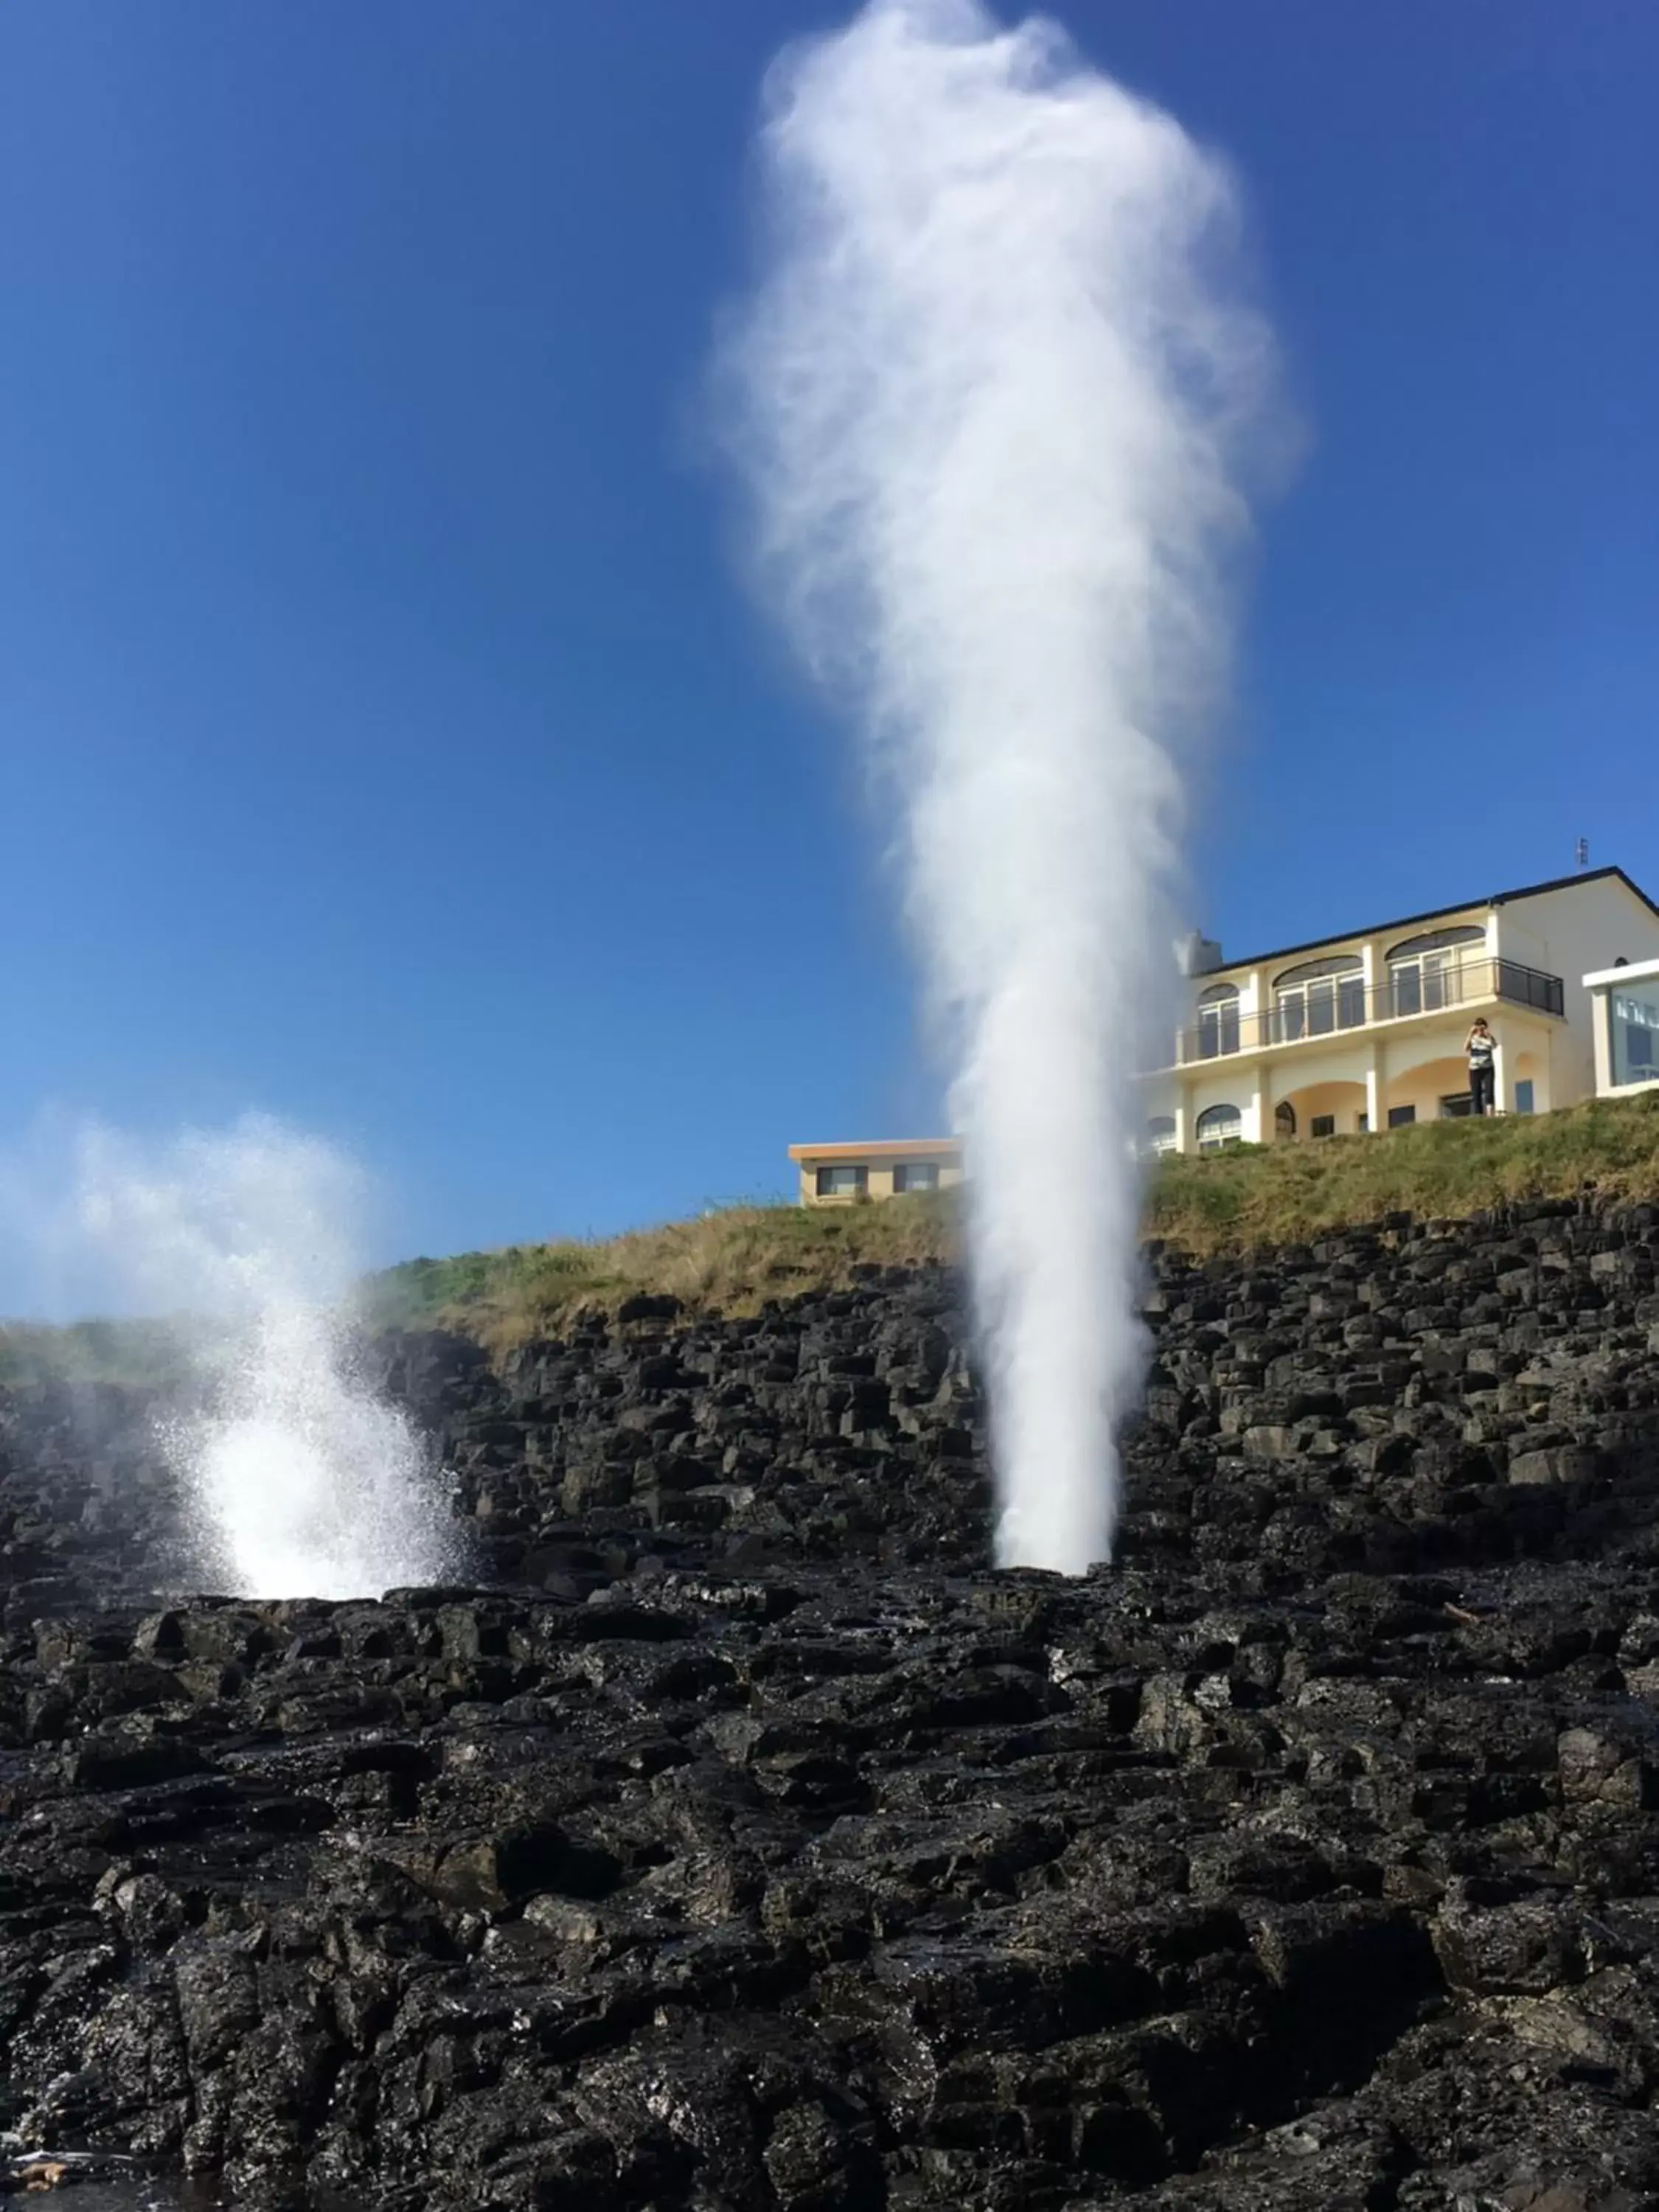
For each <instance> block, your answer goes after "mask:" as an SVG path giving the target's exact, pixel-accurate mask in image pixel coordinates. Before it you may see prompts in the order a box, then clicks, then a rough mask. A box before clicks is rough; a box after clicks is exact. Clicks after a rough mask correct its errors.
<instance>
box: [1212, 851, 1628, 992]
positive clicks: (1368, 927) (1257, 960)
mask: <svg viewBox="0 0 1659 2212" xmlns="http://www.w3.org/2000/svg"><path fill="white" fill-rule="evenodd" d="M1610 877H1616V878H1618V880H1619V881H1620V883H1621V884H1623V885H1624V886H1625V889H1626V890H1627V891H1629V892H1631V893H1632V895H1633V896H1635V897H1637V898H1638V899H1640V900H1641V902H1642V903H1643V905H1644V907H1646V908H1647V909H1648V912H1649V913H1650V915H1653V917H1654V919H1655V920H1656V921H1659V906H1656V905H1655V904H1654V902H1653V901H1652V900H1651V899H1650V897H1649V896H1648V895H1647V893H1646V892H1645V891H1644V890H1643V889H1642V887H1641V885H1640V884H1633V883H1632V881H1631V879H1630V878H1629V877H1628V876H1627V875H1626V873H1625V872H1624V870H1623V869H1622V868H1583V869H1581V870H1579V872H1577V874H1576V875H1571V876H1552V877H1551V878H1550V879H1549V881H1548V882H1547V883H1543V884H1522V885H1521V887H1520V889H1519V890H1512V891H1494V892H1492V894H1491V896H1489V897H1486V898H1472V899H1460V900H1459V901H1458V902H1457V904H1456V905H1455V906H1437V907H1431V908H1430V909H1429V911H1428V912H1427V913H1426V914H1405V915H1401V916H1400V917H1399V919H1398V920H1397V921H1373V922H1367V923H1365V924H1364V925H1362V927H1359V928H1358V929H1328V930H1327V931H1326V932H1325V933H1324V935H1323V936H1322V937H1310V938H1309V939H1306V940H1305V942H1304V943H1303V944H1301V945H1278V946H1276V947H1275V948H1274V950H1273V951H1271V952H1250V953H1247V954H1246V955H1245V956H1244V957H1243V959H1240V960H1223V961H1221V962H1220V963H1218V965H1217V966H1216V967H1214V968H1212V969H1209V970H1208V971H1207V972H1208V973H1209V974H1210V975H1220V974H1221V973H1222V972H1223V970H1224V969H1228V968H1259V967H1261V966H1263V965H1265V963H1267V962H1268V961H1269V960H1289V959H1290V958H1291V957H1293V956H1294V955H1295V954H1296V953H1298V952H1316V951H1318V949H1319V947H1320V946H1321V945H1340V944H1343V943H1345V942H1346V940H1347V939H1349V938H1351V937H1381V936H1383V935H1384V934H1385V933H1387V932H1388V931H1389V930H1392V929H1413V928H1415V927H1417V925H1418V924H1419V922H1426V921H1444V920H1445V919H1446V917H1447V916H1448V915H1454V914H1468V912H1469V910H1470V909H1471V908H1474V907H1492V906H1509V905H1510V904H1512V903H1513V902H1514V901H1515V900H1516V899H1524V898H1537V897H1539V896H1541V894H1542V893H1543V892H1545V891H1564V890H1571V888H1572V886H1573V885H1574V884H1597V883H1604V882H1606V881H1607V879H1608V878H1610Z"/></svg>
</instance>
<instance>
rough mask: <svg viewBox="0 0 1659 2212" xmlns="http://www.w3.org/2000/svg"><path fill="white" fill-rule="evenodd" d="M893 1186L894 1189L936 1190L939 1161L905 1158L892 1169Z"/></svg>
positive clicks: (937, 1186)
mask: <svg viewBox="0 0 1659 2212" xmlns="http://www.w3.org/2000/svg"><path fill="white" fill-rule="evenodd" d="M893 1188H894V1189H895V1190H896V1191H909V1190H937V1189H938V1188H939V1162H938V1161H937V1160H905V1161H903V1162H902V1163H901V1164H900V1165H899V1166H897V1167H896V1168H895V1169H894V1170H893Z"/></svg>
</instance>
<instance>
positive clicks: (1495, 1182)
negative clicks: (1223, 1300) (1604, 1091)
mask: <svg viewBox="0 0 1659 2212" xmlns="http://www.w3.org/2000/svg"><path fill="white" fill-rule="evenodd" d="M1591 1188H1593V1189H1595V1190H1596V1191H1598V1192H1600V1193H1601V1194H1603V1195H1604V1196H1607V1197H1626V1198H1647V1199H1650V1198H1659V1092H1646V1093H1644V1094H1642V1095H1640V1096H1638V1097H1635V1098H1632V1099H1622V1100H1617V1101H1615V1100H1611V1099H1595V1100H1592V1101H1590V1102H1589V1103H1587V1104H1585V1105H1583V1106H1574V1107H1570V1108H1568V1109H1565V1111H1563V1112H1561V1113H1559V1114H1537V1115H1503V1116H1502V1117H1500V1118H1498V1119H1494V1120H1492V1121H1425V1122H1422V1123H1419V1124H1418V1125H1416V1126H1414V1127H1411V1128H1406V1129H1394V1130H1390V1131H1389V1133H1387V1134H1386V1135H1383V1136H1377V1137H1327V1138H1324V1139H1321V1140H1320V1141H1319V1142H1318V1143H1307V1144H1297V1145H1275V1146H1243V1147H1241V1148H1240V1149H1239V1150H1237V1151H1236V1152H1220V1153H1215V1154H1212V1155H1211V1156H1209V1157H1207V1158H1201V1159H1172V1160H1166V1161H1164V1163H1163V1164H1162V1166H1161V1168H1160V1170H1159V1173H1158V1176H1157V1178H1156V1180H1155V1181H1154V1182H1153V1185H1152V1190H1151V1192H1150V1194H1149V1195H1148V1201H1147V1207H1146V1230H1147V1233H1148V1234H1149V1235H1150V1236H1153V1237H1164V1238H1166V1239H1167V1240H1168V1241H1169V1242H1170V1243H1175V1244H1178V1245H1181V1246H1182V1247H1183V1248H1184V1249H1188V1250H1189V1251H1193V1252H1197V1253H1201V1254H1208V1253H1213V1252H1227V1251H1240V1250H1245V1249H1249V1248H1251V1247H1253V1246H1257V1245H1264V1244H1285V1243H1296V1242H1298V1241H1300V1240H1302V1239H1304V1238H1305V1237H1310V1236H1316V1235H1317V1234H1318V1233H1319V1232H1320V1231H1322V1230H1326V1229H1336V1228H1345V1227H1350V1226H1354V1225H1359V1224H1362V1223H1364V1222H1370V1221H1376V1220H1378V1219H1380V1218H1382V1217H1383V1215H1384V1214H1388V1213H1395V1212H1407V1213H1413V1214H1415V1215H1418V1216H1419V1218H1428V1219H1436V1218H1438V1219H1452V1220H1461V1219H1466V1218H1468V1216H1469V1215H1471V1214H1474V1213H1480V1212H1484V1211H1486V1209H1487V1208H1489V1207H1491V1206H1501V1205H1503V1204H1504V1203H1505V1202H1506V1201H1509V1200H1517V1199H1527V1198H1568V1197H1573V1196H1577V1194H1580V1193H1582V1192H1583V1191H1584V1190H1586V1189H1591Z"/></svg>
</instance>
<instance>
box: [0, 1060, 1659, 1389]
mask: <svg viewBox="0 0 1659 2212" xmlns="http://www.w3.org/2000/svg"><path fill="white" fill-rule="evenodd" d="M1586 1190H1594V1191H1595V1192H1597V1193H1599V1194H1601V1195H1602V1196H1605V1197H1610V1198H1620V1197H1622V1198H1639V1199H1659V1092H1652V1093H1649V1094H1646V1095H1644V1096H1643V1097H1637V1098H1633V1099H1629V1100H1624V1101H1620V1102H1618V1103H1614V1102H1612V1101H1608V1100H1598V1101H1595V1102H1593V1103H1589V1104H1588V1105H1583V1106H1577V1107H1573V1108H1571V1109H1568V1110H1567V1111H1566V1112H1565V1113H1560V1114H1540V1115H1510V1116H1507V1117H1505V1118H1504V1119H1502V1120H1498V1121H1431V1122H1425V1123H1423V1124H1421V1125H1420V1126H1419V1127H1413V1128H1408V1129H1397V1130H1392V1131H1390V1132H1389V1133H1387V1134H1386V1135H1383V1136H1377V1137H1331V1138H1326V1139H1322V1140H1321V1141H1320V1142H1318V1143H1304V1144H1297V1145H1279V1146H1265V1147H1263V1146H1241V1147H1240V1148H1238V1149H1237V1151H1234V1152H1220V1153H1216V1154H1213V1155H1212V1156H1210V1157H1208V1158H1203V1159H1174V1160H1165V1161H1164V1162H1163V1163H1161V1164H1160V1165H1159V1167H1158V1171H1157V1173H1156V1175H1155V1176H1153V1177H1152V1182H1151V1184H1150V1187H1149V1188H1148V1191H1147V1195H1146V1233H1147V1235H1148V1236H1149V1237H1159V1238H1162V1239H1163V1240H1164V1241H1165V1242H1166V1243H1171V1244H1175V1245H1178V1246H1181V1247H1182V1248H1183V1249H1186V1250H1188V1251H1191V1252H1193V1253H1194V1254H1197V1255H1201V1256H1209V1255H1212V1254H1221V1253H1227V1252H1242V1251H1248V1250H1250V1249H1255V1248H1256V1247H1259V1246H1263V1245H1269V1244H1285V1243H1299V1242H1302V1241H1304V1240H1305V1239H1306V1238H1308V1237H1316V1236H1317V1235H1319V1234H1320V1233H1321V1232H1322V1231H1325V1230H1330V1229H1338V1228H1346V1227H1352V1226H1358V1225H1362V1224H1364V1223H1367V1222H1372V1221H1376V1220H1379V1219H1381V1218H1383V1216H1384V1215H1386V1214H1390V1213H1398V1212H1407V1213H1412V1214H1414V1215H1416V1216H1418V1217H1419V1218H1427V1219H1461V1218H1467V1217H1468V1216H1469V1215H1471V1214H1474V1213H1480V1212H1485V1211H1486V1210H1487V1209H1488V1208H1490V1207H1492V1206H1499V1205H1502V1204H1504V1202H1506V1201H1508V1200H1519V1199H1527V1198H1562V1197H1574V1196H1577V1195H1579V1194H1582V1193H1583V1192H1585V1191H1586ZM956 1252H957V1206H956V1204H955V1202H954V1200H953V1198H952V1196H951V1194H950V1193H939V1194H933V1195H919V1196H916V1197H913V1198H900V1199H894V1200H890V1202H888V1203H886V1204H884V1205H875V1206H843V1207H835V1208H823V1209H812V1208H806V1207H802V1206H786V1205H747V1204H745V1205H734V1206H719V1207H714V1208H711V1209H710V1210H709V1211H708V1212H706V1213H704V1214H702V1215H701V1216H700V1217H699V1218H696V1219H695V1220H691V1221H677V1222H670V1223H668V1224H667V1225H665V1226H664V1227H661V1228H658V1229H644V1230H637V1231H632V1232H631V1233H630V1234H629V1235H627V1236H623V1237H602V1238H590V1239H586V1240H582V1239H566V1240H562V1241H556V1242H553V1243H544V1244H513V1245H509V1246H507V1248H506V1249H504V1250H501V1251H494V1252H463V1253H460V1254H459V1255H456V1256H455V1257H454V1258H453V1259H447V1260H410V1261H405V1262H404V1265H403V1266H402V1267H392V1268H388V1269H387V1270H386V1273H383V1274H380V1275H377V1276H375V1277H374V1278H372V1279H371V1280H370V1281H369V1282H368V1284H366V1285H364V1286H363V1298H364V1304H365V1307H366V1310H367V1315H368V1318H369V1320H370V1321H372V1322H375V1323H378V1324H379V1325H381V1326H384V1327H388V1328H421V1327H428V1326H431V1325H433V1324H440V1325H442V1326H444V1327H447V1328H455V1329H459V1330H460V1331H462V1332H463V1333H464V1334H467V1335H470V1336H471V1337H474V1338H476V1339H477V1341H478V1342H480V1343H481V1344H483V1345H485V1346H488V1347H489V1350H490V1351H491V1352H495V1354H497V1355H500V1354H501V1353H502V1352H506V1351H507V1350H509V1349H510V1348H511V1347H512V1346H513V1345H515V1344H521V1343H523V1342H525V1341H526V1340H528V1339H530V1338H531V1337H533V1336H537V1335H541V1334H556V1332H557V1330H558V1328H559V1327H560V1325H561V1324H562V1322H565V1321H566V1320H568V1317H569V1316H571V1315H572V1314H573V1313H574V1311H575V1310H577V1309H579V1308H582V1307H586V1308H590V1309H596V1310H600V1311H604V1312H614V1311H615V1310H616V1309H617V1307H618V1306H619V1305H621V1304H622V1303H623V1301H624V1300H625V1299H626V1298H629V1297H632V1296H634V1295H635V1293H637V1292H640V1291H655V1292H663V1291H668V1292H671V1293H672V1294H673V1296H675V1297H678V1299H679V1300H680V1301H681V1303H682V1304H683V1305H684V1307H685V1309H686V1310H687V1311H688V1312H690V1313H725V1314H744V1313H753V1312H755V1311H757V1310H758V1309H759V1307H760V1306H761V1305H762V1304H764V1303H765V1301H766V1300H767V1299H769V1298H776V1297H789V1296H790V1295H792V1294H793V1292H795V1291H806V1290H834V1289H839V1288H842V1287H844V1286H845V1285H848V1284H849V1283H851V1282H854V1280H856V1279H857V1271H858V1270H860V1269H861V1268H865V1267H872V1266H874V1267H914V1266H916V1265H918V1264H920V1263H921V1262H924V1261H937V1260H949V1259H952V1258H954V1257H955V1255H956ZM178 1360H179V1338H178V1335H177V1334H176V1332H174V1331H172V1330H170V1329H169V1328H168V1325H167V1323H165V1322H82V1323H80V1324H77V1325H76V1327H75V1328H70V1329H64V1330H53V1329H45V1328H34V1327H31V1326H28V1325H25V1324H15V1325H12V1326H10V1327H6V1326H3V1325H0V1382H5V1381H9V1380H14V1379H16V1378H17V1377H18V1376H21V1375H22V1374H24V1373H29V1372H39V1371H40V1370H42V1369H46V1370H50V1371H52V1372H57V1373H63V1374H67V1375H69V1376H70V1378H71V1379H84V1380H88V1381H91V1380H99V1379H117V1380H118V1379H133V1380H138V1379H144V1380H151V1381H154V1380H156V1379H158V1378H160V1377H164V1376H165V1375H166V1374H167V1372H170V1371H171V1370H172V1369H173V1367H174V1366H175V1365H176V1364H177V1363H178Z"/></svg>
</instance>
